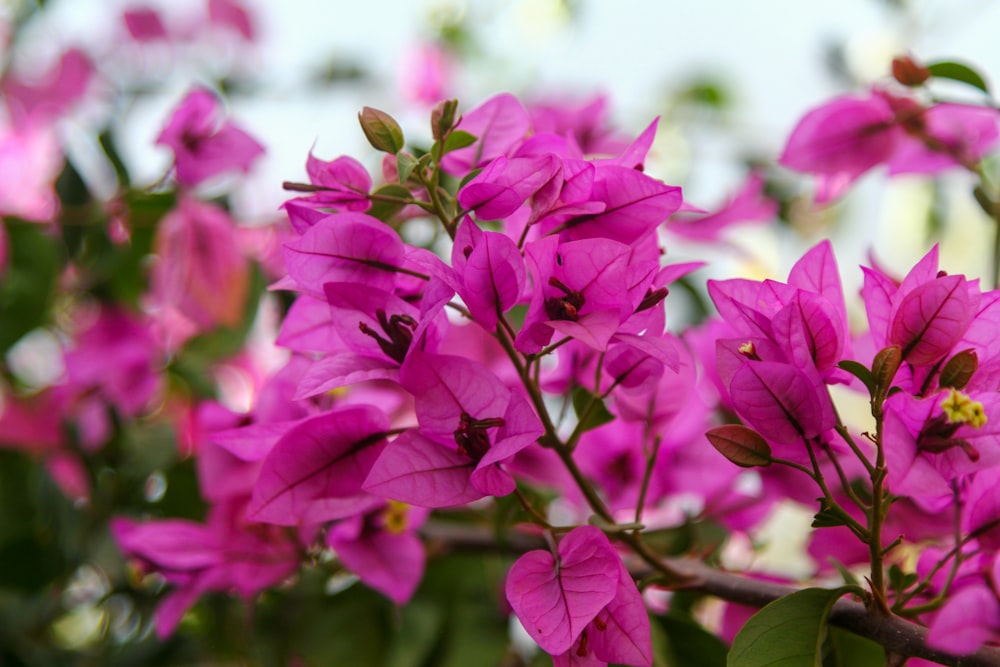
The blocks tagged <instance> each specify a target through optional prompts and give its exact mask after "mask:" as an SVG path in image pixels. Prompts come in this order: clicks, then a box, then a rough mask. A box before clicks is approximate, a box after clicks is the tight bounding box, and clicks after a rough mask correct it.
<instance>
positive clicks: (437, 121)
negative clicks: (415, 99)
mask: <svg viewBox="0 0 1000 667" xmlns="http://www.w3.org/2000/svg"><path fill="white" fill-rule="evenodd" d="M457 110H458V100H444V101H442V102H440V103H439V104H438V105H437V106H436V107H434V110H433V111H431V134H432V136H433V137H434V141H441V139H442V138H443V137H445V136H446V135H447V134H448V132H449V131H450V130H451V128H453V127H454V126H455V112H456V111H457Z"/></svg>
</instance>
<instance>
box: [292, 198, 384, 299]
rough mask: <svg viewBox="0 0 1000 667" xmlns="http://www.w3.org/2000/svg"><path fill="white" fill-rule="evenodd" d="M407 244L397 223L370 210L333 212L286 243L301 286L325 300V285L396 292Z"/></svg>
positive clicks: (314, 295)
mask: <svg viewBox="0 0 1000 667" xmlns="http://www.w3.org/2000/svg"><path fill="white" fill-rule="evenodd" d="M403 258H404V249H403V242H402V240H401V239H400V238H399V234H397V233H396V232H395V231H393V229H392V228H391V227H389V226H388V225H386V224H385V223H384V222H382V221H381V220H378V219H376V218H373V217H371V216H369V215H365V214H364V213H338V214H334V215H330V216H327V217H325V218H323V219H322V220H320V221H318V222H316V223H315V224H314V225H313V226H312V227H310V228H309V229H307V230H306V231H305V233H303V234H302V236H301V237H299V238H298V239H296V240H294V241H291V242H289V243H286V244H285V263H286V265H287V267H288V276H289V278H291V279H292V280H293V281H294V283H295V285H296V288H297V289H299V290H301V291H303V292H305V293H306V294H309V295H311V296H313V297H316V298H319V299H323V298H325V296H326V294H325V292H324V289H323V285H324V283H328V282H348V283H362V284H365V285H368V286H369V287H374V288H378V289H381V290H385V291H389V292H391V291H392V289H393V287H394V286H395V284H396V272H395V269H396V268H397V267H399V266H401V265H402V263H403Z"/></svg>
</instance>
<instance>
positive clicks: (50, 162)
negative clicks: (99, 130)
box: [0, 121, 62, 265]
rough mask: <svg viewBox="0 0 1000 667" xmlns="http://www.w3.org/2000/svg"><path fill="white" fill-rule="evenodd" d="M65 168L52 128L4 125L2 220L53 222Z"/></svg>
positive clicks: (0, 144)
mask: <svg viewBox="0 0 1000 667" xmlns="http://www.w3.org/2000/svg"><path fill="white" fill-rule="evenodd" d="M61 166H62V153H61V152H60V150H59V144H58V140H57V139H56V136H55V134H54V133H53V132H52V130H51V129H50V128H47V127H43V126H41V125H39V124H38V123H34V122H31V121H28V122H26V123H24V124H22V125H20V126H15V127H9V126H6V127H5V126H3V125H2V124H0V216H8V215H10V216H16V217H19V218H25V219H27V220H38V221H45V220H49V219H51V218H52V216H53V215H54V214H55V212H56V210H57V207H58V203H57V201H56V195H55V192H54V190H53V187H52V184H53V182H54V181H55V179H56V176H57V175H58V174H59V169H60V167H61ZM0 265H2V260H0Z"/></svg>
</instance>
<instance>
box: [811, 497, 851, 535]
mask: <svg viewBox="0 0 1000 667" xmlns="http://www.w3.org/2000/svg"><path fill="white" fill-rule="evenodd" d="M817 500H818V501H819V503H820V505H821V509H820V511H818V512H816V514H815V515H814V516H813V521H812V524H811V525H812V527H813V528H832V527H833V526H845V525H847V524H846V523H845V522H844V517H843V515H842V514H841V513H840V512H838V511H836V510H835V509H833V508H832V507H830V506H828V505H827V504H826V502H825V499H824V498H818V499H817Z"/></svg>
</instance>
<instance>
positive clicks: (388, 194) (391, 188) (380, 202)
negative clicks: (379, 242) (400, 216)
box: [368, 183, 413, 222]
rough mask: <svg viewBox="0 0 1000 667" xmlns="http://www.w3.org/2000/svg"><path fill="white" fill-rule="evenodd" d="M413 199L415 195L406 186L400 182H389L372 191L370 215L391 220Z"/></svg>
mask: <svg viewBox="0 0 1000 667" xmlns="http://www.w3.org/2000/svg"><path fill="white" fill-rule="evenodd" d="M412 199H413V195H411V194H410V191H409V190H408V189H407V188H405V187H404V186H402V185H400V184H399V183H387V184H385V185H383V186H380V187H378V188H375V190H373V191H372V194H371V201H372V206H371V208H370V209H368V215H370V216H372V217H373V218H378V219H379V220H381V221H382V222H389V220H391V219H392V217H393V216H394V215H396V214H397V213H399V212H400V211H402V210H403V208H404V207H406V205H407V204H408V203H409V202H410V201H411V200H412Z"/></svg>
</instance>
